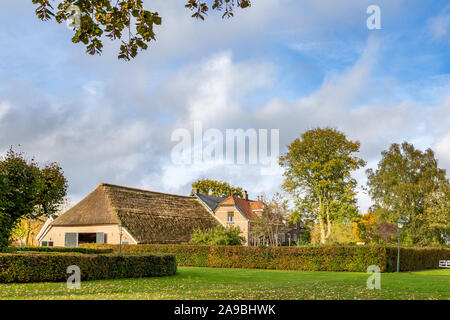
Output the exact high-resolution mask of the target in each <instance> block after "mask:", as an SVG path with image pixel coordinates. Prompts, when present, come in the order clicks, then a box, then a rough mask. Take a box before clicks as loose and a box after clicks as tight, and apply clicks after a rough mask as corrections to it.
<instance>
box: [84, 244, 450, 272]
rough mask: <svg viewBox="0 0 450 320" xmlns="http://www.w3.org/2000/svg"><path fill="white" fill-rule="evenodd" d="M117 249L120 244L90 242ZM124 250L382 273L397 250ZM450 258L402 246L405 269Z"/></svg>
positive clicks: (201, 260)
mask: <svg viewBox="0 0 450 320" xmlns="http://www.w3.org/2000/svg"><path fill="white" fill-rule="evenodd" d="M87 246H88V247H98V248H114V250H117V245H95V244H94V245H87ZM122 250H123V252H130V253H158V252H160V253H169V254H173V255H175V256H176V259H177V262H178V265H180V266H195V267H218V268H254V269H275V270H304V271H356V272H366V270H367V267H368V266H370V265H377V266H379V267H380V270H381V271H382V272H392V271H395V270H394V267H395V266H396V263H397V251H396V250H397V249H396V248H394V247H385V246H356V245H354V246H307V247H244V246H241V247H239V246H202V245H165V244H164V245H158V244H140V245H124V246H122ZM444 259H445V260H450V249H438V248H427V249H422V248H402V250H401V253H400V263H401V270H402V271H414V270H424V269H436V268H437V267H438V264H439V260H444Z"/></svg>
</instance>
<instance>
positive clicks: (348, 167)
mask: <svg viewBox="0 0 450 320" xmlns="http://www.w3.org/2000/svg"><path fill="white" fill-rule="evenodd" d="M359 146H360V145H359V142H358V141H350V140H348V139H347V137H346V136H345V134H344V133H342V132H340V131H338V130H336V129H331V128H316V129H312V130H308V131H306V132H305V133H303V134H302V135H301V137H300V138H297V139H295V140H294V141H293V142H292V143H291V144H290V145H289V146H288V152H287V153H286V154H285V155H284V156H281V157H280V165H281V166H282V167H284V169H285V172H284V176H285V180H284V183H283V188H284V189H285V190H286V191H287V192H288V193H290V194H291V195H292V196H293V198H294V200H295V203H296V212H297V218H298V219H300V218H301V217H302V216H305V215H306V216H307V215H310V216H312V217H314V218H315V219H317V221H318V224H319V228H320V241H321V243H325V242H326V240H327V239H328V238H329V237H330V235H331V232H332V222H333V220H338V219H341V218H342V217H340V214H342V212H343V211H342V210H339V208H342V207H343V206H344V207H346V208H349V207H350V206H351V205H354V204H355V203H356V200H355V195H356V192H355V188H356V185H357V183H356V180H355V179H354V178H352V176H351V172H352V171H354V170H356V169H358V168H360V167H362V166H364V165H365V162H364V161H363V160H362V159H360V158H359V157H357V156H356V155H355V153H357V152H358V151H359ZM350 212H352V210H350Z"/></svg>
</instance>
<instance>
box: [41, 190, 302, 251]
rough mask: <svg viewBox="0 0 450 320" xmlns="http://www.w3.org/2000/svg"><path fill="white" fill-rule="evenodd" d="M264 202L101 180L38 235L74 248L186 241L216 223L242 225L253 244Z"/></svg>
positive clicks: (292, 233)
mask: <svg viewBox="0 0 450 320" xmlns="http://www.w3.org/2000/svg"><path fill="white" fill-rule="evenodd" d="M263 209H264V202H263V201H261V200H258V201H254V200H249V199H248V195H247V192H244V197H243V198H239V197H236V196H234V195H232V196H229V197H227V198H221V197H213V196H208V195H203V194H200V193H198V190H194V192H193V195H192V196H181V195H173V194H167V193H160V192H155V191H147V190H141V189H136V188H129V187H123V186H117V185H112V184H107V183H101V184H99V186H98V187H97V188H96V189H95V190H94V191H93V192H91V193H90V194H89V195H88V196H86V197H85V198H84V199H83V200H81V201H80V202H79V203H78V204H76V205H75V206H74V207H72V208H71V209H69V210H68V211H66V212H65V213H63V214H62V215H60V216H59V217H58V218H56V219H55V220H54V221H50V220H49V221H47V223H46V224H45V225H44V227H43V228H42V229H41V231H40V232H39V234H38V236H37V240H38V241H39V244H40V245H41V246H66V247H76V246H78V245H79V244H83V243H107V244H119V243H120V242H122V243H123V244H144V243H161V244H164V243H166V244H167V243H172V244H179V243H187V242H189V240H190V237H191V235H192V233H193V232H194V230H196V229H201V230H208V229H212V228H215V227H216V226H218V225H222V226H225V227H226V226H235V227H238V228H239V229H240V230H241V235H242V236H243V237H244V238H245V244H246V245H257V244H258V243H259V242H255V239H253V238H252V237H251V236H250V234H251V230H252V224H254V223H255V221H256V220H257V219H258V216H259V215H260V214H261V213H262V212H263ZM298 231H299V230H296V228H292V227H288V226H283V228H280V229H279V232H278V234H277V235H276V237H279V239H280V244H281V243H282V242H284V240H285V239H286V240H287V238H288V237H289V238H290V239H292V240H294V241H296V240H297V239H296V237H297V233H298Z"/></svg>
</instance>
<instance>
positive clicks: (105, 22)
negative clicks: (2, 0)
mask: <svg viewBox="0 0 450 320" xmlns="http://www.w3.org/2000/svg"><path fill="white" fill-rule="evenodd" d="M32 2H33V3H34V4H37V5H38V7H37V8H36V15H37V17H38V18H39V19H40V20H43V21H46V20H50V19H52V18H53V17H55V18H56V21H57V22H58V23H62V22H65V21H67V22H71V26H72V27H73V28H74V31H75V35H74V36H73V38H72V42H74V43H79V42H82V43H83V44H84V45H85V46H86V52H87V53H88V54H91V55H94V54H101V53H102V50H103V42H102V41H103V39H104V38H103V36H106V37H107V38H109V39H110V40H113V41H114V40H118V41H120V42H121V46H120V52H119V55H118V58H119V59H123V60H127V61H129V60H131V59H132V58H134V57H136V56H137V54H138V50H147V48H148V44H149V43H150V42H151V41H152V40H155V39H156V35H155V32H154V30H153V29H154V27H155V26H158V25H161V23H162V18H161V17H160V16H159V14H158V12H151V11H148V10H145V9H144V7H143V0H118V1H114V0H32ZM55 2H56V3H57V6H56V8H57V10H55V9H54V6H55ZM74 6H76V7H74ZM249 6H250V1H249V0H237V1H229V0H211V1H198V0H189V1H188V2H187V4H186V5H185V7H186V8H188V9H190V10H192V11H194V13H193V15H192V17H194V18H197V19H201V20H204V19H205V15H206V14H207V12H208V10H209V9H210V8H211V9H212V10H217V11H223V12H224V14H223V18H225V17H227V18H230V17H232V16H233V8H234V7H239V8H247V7H249ZM74 19H76V20H75V21H77V23H73V21H74Z"/></svg>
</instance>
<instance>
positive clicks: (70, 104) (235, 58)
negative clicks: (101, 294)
mask: <svg viewBox="0 0 450 320" xmlns="http://www.w3.org/2000/svg"><path fill="white" fill-rule="evenodd" d="M185 2H186V0H170V1H167V0H149V1H145V3H146V8H148V9H149V10H154V11H158V12H159V14H160V15H161V16H162V17H163V25H162V26H161V27H157V28H156V32H157V41H156V42H155V43H153V44H152V45H151V46H150V47H149V50H148V51H147V52H143V53H141V54H140V55H139V56H138V57H137V58H136V59H135V60H134V61H131V62H122V61H119V60H117V44H114V43H109V42H108V41H106V42H105V48H104V54H103V55H102V56H100V57H98V56H96V57H92V56H88V55H86V54H85V53H84V47H83V46H82V45H77V44H72V43H71V35H72V31H71V30H69V29H68V28H67V27H66V26H65V25H58V24H56V23H55V22H54V21H53V22H41V21H39V20H38V19H37V18H36V17H35V15H34V9H35V6H34V5H33V4H32V3H31V1H29V0H2V10H1V11H0V47H1V49H2V50H0V153H4V152H5V151H6V150H7V149H8V148H9V146H10V145H15V146H17V145H19V144H20V146H21V147H20V148H21V150H22V151H24V152H26V153H27V154H28V155H34V156H36V158H37V159H38V160H40V161H41V162H46V161H58V162H59V163H60V164H61V165H62V167H63V169H64V170H65V173H66V175H67V178H68V180H69V185H70V188H69V196H70V198H71V199H72V202H73V203H74V202H76V201H78V200H80V199H81V198H82V197H83V196H85V195H86V194H87V193H89V192H90V191H91V190H93V189H94V188H95V187H96V186H97V184H98V183H99V182H110V183H115V184H120V185H127V186H133V187H139V188H145V189H150V190H158V191H163V192H171V193H179V194H187V193H188V192H189V191H190V184H191V183H192V181H194V180H196V179H198V178H205V177H208V178H213V179H221V180H226V181H228V182H230V183H232V184H235V185H239V186H242V187H244V188H245V189H247V190H248V191H249V193H250V196H251V197H252V198H255V197H256V195H257V194H260V193H264V194H266V195H268V196H270V195H271V194H272V193H274V192H276V191H277V190H279V187H280V184H281V182H282V176H281V174H280V172H279V171H276V172H277V173H276V174H272V175H261V171H260V169H261V167H260V166H259V165H251V164H245V165H237V164H225V163H219V162H217V163H212V164H211V163H209V164H203V165H199V164H192V165H178V164H175V163H173V161H172V160H171V152H172V150H173V148H174V146H175V145H176V142H174V141H172V140H171V135H172V133H173V132H174V130H176V129H179V128H185V129H188V130H192V128H193V124H194V122H195V121H201V123H202V126H203V128H204V130H206V129H209V128H215V129H219V130H221V131H223V132H224V131H225V130H226V129H236V128H243V129H249V128H255V129H279V130H280V153H284V152H285V151H286V145H287V144H289V142H290V141H292V140H293V139H295V138H296V137H298V136H299V135H300V134H301V133H302V132H303V131H305V130H307V129H310V128H314V127H317V126H331V127H334V128H338V129H339V130H342V131H343V132H345V133H346V134H347V135H348V136H349V137H350V138H351V139H353V140H359V141H360V142H361V153H360V156H361V157H363V158H364V159H365V160H366V161H367V162H368V165H367V167H366V168H365V169H367V168H368V167H375V166H376V164H377V162H378V161H379V160H380V153H381V151H382V150H385V149H386V148H388V147H389V145H390V144H391V143H393V142H397V143H400V142H402V141H408V142H411V143H413V144H414V145H415V146H416V147H418V148H420V149H426V148H432V149H433V150H434V151H435V152H436V156H437V158H438V159H439V165H440V167H442V168H446V169H447V170H448V171H450V58H449V57H450V5H449V4H448V1H432V2H431V1H425V0H422V1H415V0H385V1H381V0H378V1H373V0H372V1H365V0H340V1H336V0H328V1H325V0H311V1H306V0H305V1H297V0H277V1H273V0H272V1H271V0H253V5H252V7H251V8H250V9H246V10H245V11H237V12H236V16H235V17H234V18H233V19H230V20H222V19H221V17H220V15H218V14H212V13H211V14H210V15H209V17H208V18H207V20H206V21H204V22H201V21H197V20H194V19H192V18H190V12H189V11H188V10H187V9H185V8H184V3H185ZM371 4H377V5H379V6H380V8H381V26H382V29H381V30H368V28H367V27H366V19H367V18H368V16H369V15H368V14H367V13H366V9H367V7H368V6H369V5H371ZM365 169H364V170H365ZM364 170H360V171H358V172H356V173H355V176H356V177H357V178H358V181H359V183H360V184H361V185H362V184H364V183H365V173H364ZM358 199H359V204H360V207H361V209H362V210H366V209H367V207H368V206H369V205H370V199H369V198H368V197H367V195H365V194H364V193H363V192H360V193H359V195H358ZM73 203H72V204H73Z"/></svg>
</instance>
